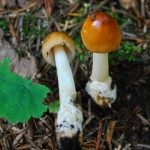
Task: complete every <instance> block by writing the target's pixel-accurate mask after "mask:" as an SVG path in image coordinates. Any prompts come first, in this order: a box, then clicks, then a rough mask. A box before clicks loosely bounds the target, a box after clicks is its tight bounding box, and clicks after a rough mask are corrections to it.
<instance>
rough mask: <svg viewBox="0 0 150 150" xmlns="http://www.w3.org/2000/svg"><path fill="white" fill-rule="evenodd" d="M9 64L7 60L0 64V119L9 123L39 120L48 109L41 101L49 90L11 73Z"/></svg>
mask: <svg viewBox="0 0 150 150" xmlns="http://www.w3.org/2000/svg"><path fill="white" fill-rule="evenodd" d="M9 64H10V59H9V58H5V59H3V60H2V61H1V62H0V89H1V90H0V118H5V119H7V120H8V121H9V122H10V123H18V122H22V123H24V122H26V121H27V120H28V119H30V117H35V118H39V117H40V116H41V115H42V114H43V112H45V111H46V110H47V108H48V107H47V106H46V105H44V104H43V103H42V101H43V100H44V98H46V96H47V93H49V92H50V90H49V89H48V88H47V87H45V86H43V85H41V84H37V83H33V82H32V80H29V79H25V78H23V77H21V76H18V75H17V74H15V73H13V72H11V70H10V67H9Z"/></svg>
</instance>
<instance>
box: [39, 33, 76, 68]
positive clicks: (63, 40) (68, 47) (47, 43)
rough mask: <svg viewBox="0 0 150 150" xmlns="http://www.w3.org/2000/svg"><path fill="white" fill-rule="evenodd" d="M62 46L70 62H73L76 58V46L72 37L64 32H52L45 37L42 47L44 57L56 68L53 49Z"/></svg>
mask: <svg viewBox="0 0 150 150" xmlns="http://www.w3.org/2000/svg"><path fill="white" fill-rule="evenodd" d="M60 45H61V46H62V47H63V49H64V50H65V51H66V53H67V56H68V59H69V61H72V59H73V58H74V56H75V44H74V42H73V40H72V39H71V37H70V36H69V35H67V34H65V33H63V32H52V33H50V34H48V35H47V36H46V37H45V39H44V42H43V45H42V55H43V57H44V59H45V61H46V62H47V63H50V64H51V65H53V66H55V59H54V55H53V48H54V47H55V46H60Z"/></svg>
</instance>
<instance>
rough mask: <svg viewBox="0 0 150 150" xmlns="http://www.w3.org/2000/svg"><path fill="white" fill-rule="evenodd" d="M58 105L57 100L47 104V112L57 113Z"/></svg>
mask: <svg viewBox="0 0 150 150" xmlns="http://www.w3.org/2000/svg"><path fill="white" fill-rule="evenodd" d="M59 106H60V101H59V100H56V101H54V102H51V103H50V104H49V112H50V113H57V112H58V109H59Z"/></svg>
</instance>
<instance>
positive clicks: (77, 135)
mask: <svg viewBox="0 0 150 150" xmlns="http://www.w3.org/2000/svg"><path fill="white" fill-rule="evenodd" d="M82 122H83V115H82V111H81V109H80V106H79V105H78V104H75V102H74V100H72V99H71V98H70V97H68V98H66V101H65V103H61V104H60V109H59V111H58V115H57V120H56V136H57V141H58V144H59V146H60V147H62V145H63V141H64V142H66V140H67V141H68V142H69V143H70V142H71V143H72V142H73V141H74V140H76V143H82V137H83V132H82ZM68 146H69V145H68Z"/></svg>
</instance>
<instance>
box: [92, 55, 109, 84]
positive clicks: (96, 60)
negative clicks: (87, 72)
mask: <svg viewBox="0 0 150 150" xmlns="http://www.w3.org/2000/svg"><path fill="white" fill-rule="evenodd" d="M108 77H109V67H108V53H93V66H92V74H91V79H93V80H96V81H99V82H105V81H107V80H108Z"/></svg>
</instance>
